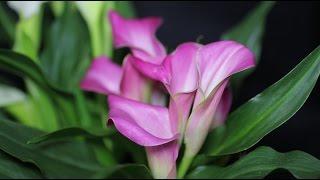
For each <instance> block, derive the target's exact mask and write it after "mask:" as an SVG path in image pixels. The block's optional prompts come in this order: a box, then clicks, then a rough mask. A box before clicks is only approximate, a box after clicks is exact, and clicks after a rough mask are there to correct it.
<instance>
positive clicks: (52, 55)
mask: <svg viewBox="0 0 320 180" xmlns="http://www.w3.org/2000/svg"><path fill="white" fill-rule="evenodd" d="M40 59H41V62H40V64H41V68H42V70H43V72H44V74H45V76H46V78H47V79H48V80H49V81H50V82H52V83H53V84H54V85H55V86H56V87H61V88H62V89H63V90H65V91H68V92H72V91H73V90H74V89H75V88H78V87H79V81H80V80H81V78H82V76H83V75H84V73H85V71H86V69H87V67H88V65H89V63H90V40H89V32H88V29H87V27H86V25H85V22H84V21H83V19H81V16H80V14H79V12H78V11H77V9H76V8H75V7H73V6H72V4H71V3H66V8H65V11H64V13H63V14H62V16H61V17H58V19H57V20H56V21H55V22H54V23H53V25H52V27H51V32H50V38H49V40H48V42H47V44H44V52H43V54H42V55H41V58H40Z"/></svg>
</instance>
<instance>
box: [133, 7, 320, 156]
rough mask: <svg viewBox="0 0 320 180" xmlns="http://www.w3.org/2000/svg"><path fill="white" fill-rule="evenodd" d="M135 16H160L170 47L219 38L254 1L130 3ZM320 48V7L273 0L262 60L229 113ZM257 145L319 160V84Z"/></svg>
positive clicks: (163, 37)
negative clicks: (301, 104)
mask: <svg viewBox="0 0 320 180" xmlns="http://www.w3.org/2000/svg"><path fill="white" fill-rule="evenodd" d="M134 5H135V8H136V11H137V15H138V16H139V17H144V16H161V17H162V18H163V19H164V24H163V25H162V26H161V28H160V29H159V31H158V37H159V39H160V40H161V41H162V42H163V43H164V44H165V45H166V46H168V47H169V48H170V49H173V48H175V47H176V46H177V45H178V44H179V43H182V42H184V41H195V40H196V39H197V37H198V36H199V35H203V37H204V38H203V39H202V41H201V42H204V43H208V42H212V41H217V40H219V36H220V35H221V33H223V32H224V31H226V30H227V29H228V28H230V27H232V25H234V24H235V23H237V22H238V21H240V20H241V18H242V17H244V15H245V14H246V13H247V12H248V11H249V10H250V9H252V8H254V7H255V6H256V5H257V3H256V2H199V1H197V2H190V1H186V2H172V1H170V2H151V1H149V2H147V1H139V2H135V3H134ZM318 45H320V3H316V2H278V3H276V5H275V6H274V8H273V9H272V10H271V11H270V14H269V16H268V20H267V24H266V33H265V36H264V41H263V49H262V55H261V58H262V59H261V61H260V64H259V66H258V67H257V69H256V71H255V72H254V73H253V74H251V76H250V77H249V78H248V79H247V81H245V83H244V84H243V86H242V89H241V90H240V97H239V98H238V99H236V100H235V102H234V104H233V109H234V108H236V107H238V106H239V105H241V104H243V103H244V102H245V101H247V100H248V99H250V98H251V97H254V96H255V95H257V94H258V93H260V92H261V91H262V90H263V89H265V88H267V87H268V86H270V85H271V84H273V83H275V82H276V81H277V80H279V79H280V78H281V77H283V76H284V75H285V74H287V73H288V72H289V71H290V70H291V69H292V68H294V67H295V65H297V64H298V63H299V62H300V61H301V60H302V59H303V58H304V57H305V56H307V55H308V54H309V53H310V52H311V51H312V50H313V49H315V48H316V47H317V46H318ZM259 145H268V146H272V147H273V148H275V149H276V150H278V151H290V150H297V149H298V150H303V151H306V152H308V153H310V154H312V155H313V156H316V157H317V158H319V159H320V81H318V83H317V85H316V87H315V89H314V90H313V92H312V94H311V95H310V97H309V99H308V100H307V102H306V103H305V104H304V106H303V107H302V108H301V109H300V110H299V111H298V112H297V113H296V114H295V115H294V116H293V117H292V118H291V119H290V120H289V121H288V122H286V123H285V124H283V125H282V126H281V127H280V128H278V129H277V130H275V131H273V132H272V133H270V134H269V135H267V136H266V137H265V138H264V139H263V140H262V141H261V142H260V143H259Z"/></svg>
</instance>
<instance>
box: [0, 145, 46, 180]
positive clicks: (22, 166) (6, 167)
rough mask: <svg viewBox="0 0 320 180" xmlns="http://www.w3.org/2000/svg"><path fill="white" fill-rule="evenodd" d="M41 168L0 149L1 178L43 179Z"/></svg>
mask: <svg viewBox="0 0 320 180" xmlns="http://www.w3.org/2000/svg"><path fill="white" fill-rule="evenodd" d="M41 178H42V176H41V174H40V172H39V170H38V169H37V168H35V167H33V166H31V165H30V164H28V163H23V162H21V161H19V160H17V159H14V158H12V157H10V156H9V155H7V154H6V153H4V152H3V151H0V179H41Z"/></svg>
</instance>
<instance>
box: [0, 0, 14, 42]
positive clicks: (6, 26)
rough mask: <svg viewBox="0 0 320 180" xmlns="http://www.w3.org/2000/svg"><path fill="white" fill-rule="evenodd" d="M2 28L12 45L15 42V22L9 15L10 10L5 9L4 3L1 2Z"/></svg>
mask: <svg viewBox="0 0 320 180" xmlns="http://www.w3.org/2000/svg"><path fill="white" fill-rule="evenodd" d="M0 27H1V29H2V30H3V32H4V34H3V35H2V36H4V37H5V38H7V39H8V40H9V41H10V42H11V44H12V43H13V40H14V32H15V21H14V19H13V17H12V16H11V15H10V14H9V11H8V9H6V8H5V6H4V2H0Z"/></svg>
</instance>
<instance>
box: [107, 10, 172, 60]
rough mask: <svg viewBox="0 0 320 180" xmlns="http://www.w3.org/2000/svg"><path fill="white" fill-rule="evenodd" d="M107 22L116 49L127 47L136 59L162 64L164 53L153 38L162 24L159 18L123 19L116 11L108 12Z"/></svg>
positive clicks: (161, 46) (157, 41) (163, 49)
mask: <svg viewBox="0 0 320 180" xmlns="http://www.w3.org/2000/svg"><path fill="white" fill-rule="evenodd" d="M109 20H110V22H111V27H112V33H113V38H114V44H115V47H116V48H122V47H128V48H130V49H131V51H132V54H133V55H134V56H135V57H137V58H140V59H143V60H145V61H151V62H154V63H158V64H160V63H161V62H162V60H163V58H164V57H165V56H166V51H165V48H164V47H163V45H162V44H161V43H160V42H159V40H158V39H157V38H156V37H155V32H156V30H157V29H158V27H159V26H160V25H161V24H162V19H161V18H159V17H149V18H142V19H125V18H123V17H121V16H120V15H119V14H118V13H117V12H116V11H110V12H109Z"/></svg>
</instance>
